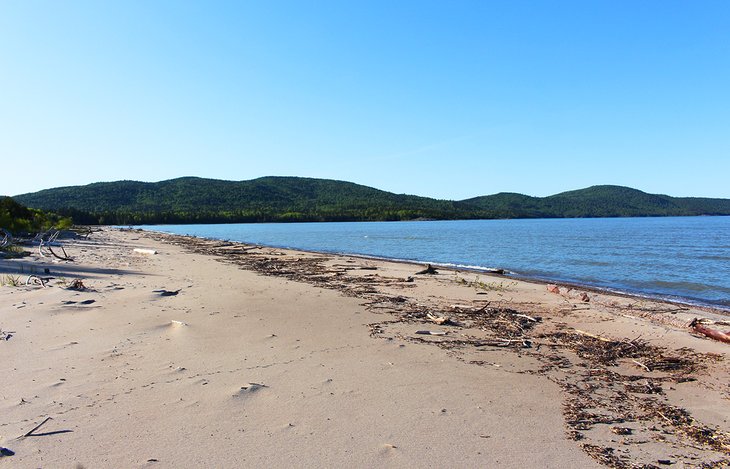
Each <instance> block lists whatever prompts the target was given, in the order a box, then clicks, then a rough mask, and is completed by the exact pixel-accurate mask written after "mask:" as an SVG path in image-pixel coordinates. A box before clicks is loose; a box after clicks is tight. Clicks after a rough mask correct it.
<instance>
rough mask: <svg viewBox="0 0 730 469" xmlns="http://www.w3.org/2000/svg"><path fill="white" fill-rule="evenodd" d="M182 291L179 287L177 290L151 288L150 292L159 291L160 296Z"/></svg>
mask: <svg viewBox="0 0 730 469" xmlns="http://www.w3.org/2000/svg"><path fill="white" fill-rule="evenodd" d="M180 291H182V288H179V289H177V290H172V291H171V290H152V293H159V294H160V296H176V295H177V294H178V293H180Z"/></svg>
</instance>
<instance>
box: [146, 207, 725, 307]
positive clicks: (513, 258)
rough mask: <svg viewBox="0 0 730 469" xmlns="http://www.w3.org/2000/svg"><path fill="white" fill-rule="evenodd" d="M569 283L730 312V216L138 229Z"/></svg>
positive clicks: (196, 226)
mask: <svg viewBox="0 0 730 469" xmlns="http://www.w3.org/2000/svg"><path fill="white" fill-rule="evenodd" d="M142 228H144V229H149V230H155V231H164V232H168V233H175V234H183V235H193V236H199V237H205V238H216V239H223V240H231V241H241V242H246V243H253V244H262V245H267V246H275V247H282V248H295V249H303V250H309V251H321V252H331V253H347V254H359V255H366V256H374V257H381V258H389V259H401V260H410V261H419V262H431V263H436V264H445V265H450V266H460V267H468V268H473V269H483V268H503V269H506V270H508V271H510V272H512V273H514V274H515V275H517V276H522V277H530V278H537V279H543V280H549V281H558V282H560V281H562V282H570V283H575V284H581V285H588V286H593V287H599V288H606V289H610V290H615V291H623V292H629V293H634V294H642V295H647V296H652V297H663V298H669V299H673V300H679V301H686V302H690V303H699V304H710V305H714V306H721V307H723V308H724V309H730V217H670V218H581V219H538V220H468V221H465V220H457V221H418V222H363V223H292V224H282V223H277V224H229V225H166V226H143V227H142Z"/></svg>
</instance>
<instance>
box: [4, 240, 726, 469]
mask: <svg viewBox="0 0 730 469" xmlns="http://www.w3.org/2000/svg"><path fill="white" fill-rule="evenodd" d="M66 249H67V251H69V253H70V254H71V255H72V256H73V257H74V258H75V259H76V260H75V262H49V260H48V259H40V258H37V257H36V256H35V254H32V255H31V256H30V257H29V258H24V259H18V260H11V261H0V274H5V275H8V272H11V269H16V270H14V271H20V270H21V269H22V271H23V272H26V274H27V273H33V272H43V271H44V270H43V269H45V268H47V269H49V272H50V273H49V274H47V275H48V277H49V280H48V282H47V285H46V288H43V287H41V286H40V285H35V286H33V285H31V286H24V285H18V286H4V287H2V288H0V330H2V331H6V332H8V333H10V334H11V338H10V339H9V340H8V339H6V340H0V349H2V351H3V353H4V357H7V358H6V359H5V360H4V363H3V365H4V367H3V369H2V370H0V371H2V373H3V376H4V379H5V383H7V384H6V386H4V389H3V393H2V395H0V415H3V416H4V417H3V419H2V420H0V446H2V447H3V448H7V449H8V450H10V451H12V452H14V455H12V456H8V457H7V459H8V460H9V461H11V462H13V463H16V464H19V465H21V466H23V467H25V466H27V467H31V466H32V467H38V466H54V467H56V466H64V467H66V466H69V465H76V466H82V467H120V466H124V467H196V466H197V467H199V466H201V465H204V466H205V465H207V466H216V467H241V466H252V465H260V464H266V465H267V466H273V467H291V466H292V465H299V466H302V465H304V466H318V467H343V466H348V467H446V466H449V467H480V466H481V467H483V466H485V465H486V466H489V465H499V466H500V467H509V468H511V467H514V468H518V467H520V468H521V467H575V468H584V467H606V466H608V467H628V466H630V465H639V466H640V465H649V464H651V465H657V464H664V463H663V462H661V463H660V462H659V461H667V460H668V461H670V462H671V463H672V464H678V465H679V466H680V467H681V466H682V465H684V466H685V467H696V466H698V465H699V464H705V467H722V465H723V464H725V465H727V464H730V411H729V410H728V405H727V402H728V401H729V400H730V386H729V385H728V383H730V347H729V346H728V345H727V344H723V343H719V342H715V341H712V340H710V339H707V338H703V337H698V336H696V335H693V334H691V333H690V331H689V330H688V329H687V328H685V327H683V324H684V323H685V321H686V319H687V318H688V317H690V316H692V317H694V316H695V315H698V316H699V317H701V318H703V319H704V320H705V321H707V322H708V323H710V324H712V323H713V322H715V323H718V324H720V323H722V322H724V321H726V319H725V317H724V316H721V315H718V314H715V313H714V312H712V311H708V312H703V311H701V310H699V309H697V308H688V310H687V311H685V310H682V311H675V309H676V308H667V305H666V304H665V303H661V302H656V301H648V300H640V299H636V298H625V297H621V296H617V295H609V294H605V293H592V292H588V291H586V290H584V289H582V290H567V289H561V291H560V293H559V294H555V293H551V292H549V291H547V289H546V287H545V284H536V283H531V282H527V281H522V280H513V279H506V278H505V277H501V276H496V277H493V278H490V279H489V281H486V282H485V281H484V280H485V279H484V278H483V276H482V278H481V279H479V278H477V277H478V276H476V275H475V274H474V273H471V272H465V271H453V272H452V271H448V272H447V271H446V269H444V272H443V273H440V274H436V275H416V270H420V269H421V268H422V266H421V265H419V264H415V263H398V262H390V261H382V260H374V259H365V258H359V257H354V256H339V255H332V254H322V253H312V252H303V251H291V250H285V249H279V248H269V247H251V245H244V244H242V243H234V242H225V241H217V240H206V239H202V238H194V237H183V236H178V235H168V234H161V233H153V232H149V231H122V230H110V229H105V230H104V231H102V232H99V233H94V234H92V235H91V237H90V239H88V240H81V239H76V240H69V241H68V243H67V245H66ZM134 249H141V250H142V251H143V252H135V251H134ZM153 252H154V254H153ZM73 278H78V279H80V280H81V281H82V283H83V286H84V288H83V289H80V290H78V289H77V290H74V289H70V285H71V284H72V283H73V282H71V281H70V280H71V279H73ZM409 279H410V280H409ZM492 279H494V280H495V281H494V282H492V281H491V280H492ZM583 294H587V295H588V297H589V301H588V302H585V301H584V300H582V299H581V296H582V295H583ZM660 319H661V320H660ZM716 327H721V326H716ZM47 417H51V420H49V421H47V423H45V424H44V426H43V427H42V428H41V429H40V430H38V431H37V433H38V434H39V436H35V435H33V434H32V433H33V432H29V430H31V429H32V428H33V427H35V426H36V425H38V424H40V423H41V422H44V419H46V418H47ZM28 433H31V436H27V435H28ZM525 442H529V444H525ZM191 448H194V451H191ZM2 459H3V460H4V459H5V457H3V458H2Z"/></svg>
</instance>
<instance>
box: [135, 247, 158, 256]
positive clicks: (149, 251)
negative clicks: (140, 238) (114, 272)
mask: <svg viewBox="0 0 730 469" xmlns="http://www.w3.org/2000/svg"><path fill="white" fill-rule="evenodd" d="M133 252H136V253H137V254H145V255H148V256H154V255H155V254H157V251H155V250H154V249H144V248H134V249H133Z"/></svg>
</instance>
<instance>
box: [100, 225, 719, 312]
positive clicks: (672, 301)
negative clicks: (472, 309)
mask: <svg viewBox="0 0 730 469" xmlns="http://www.w3.org/2000/svg"><path fill="white" fill-rule="evenodd" d="M114 228H116V229H122V230H131V231H142V232H150V233H160V234H165V235H170V236H182V237H190V238H196V239H202V240H208V241H221V242H230V243H237V244H241V245H244V246H259V247H262V248H271V249H284V250H288V251H293V252H301V253H310V254H325V255H334V256H346V257H353V258H358V259H364V260H374V261H382V262H394V263H398V264H407V265H424V264H431V265H433V266H436V267H439V268H441V269H445V270H450V271H453V272H459V271H467V272H473V273H478V274H481V275H487V276H490V277H495V278H504V279H508V280H509V279H513V280H519V281H523V282H529V283H535V284H539V285H548V284H557V285H559V286H562V287H564V288H570V289H580V290H586V291H590V292H593V293H603V294H607V295H616V296H622V297H625V298H635V299H638V300H647V301H655V302H661V303H666V304H668V305H674V306H678V307H688V308H696V309H699V310H703V311H706V312H710V313H716V314H721V315H727V316H730V305H725V304H720V303H712V302H707V301H703V300H701V299H698V298H689V297H679V296H671V295H670V296H665V295H661V294H654V293H650V292H641V291H624V290H619V289H614V288H611V287H601V286H597V285H591V284H584V283H580V282H570V281H565V280H560V279H558V278H557V277H556V278H554V279H551V278H549V277H533V276H528V275H522V274H519V273H518V272H515V271H512V270H510V269H508V268H504V269H502V268H495V267H478V266H461V265H456V264H453V263H441V262H434V261H417V260H410V259H398V258H391V257H382V256H371V255H366V254H356V253H347V252H338V251H326V250H323V251H316V250H307V249H299V248H293V247H286V246H278V245H269V244H256V243H249V242H245V241H233V240H230V239H222V238H214V237H207V236H195V235H180V234H176V233H170V232H167V231H157V230H150V229H144V228H134V227H132V228H122V227H114ZM498 270H503V271H504V272H505V273H504V274H499V273H496V272H495V271H498Z"/></svg>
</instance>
